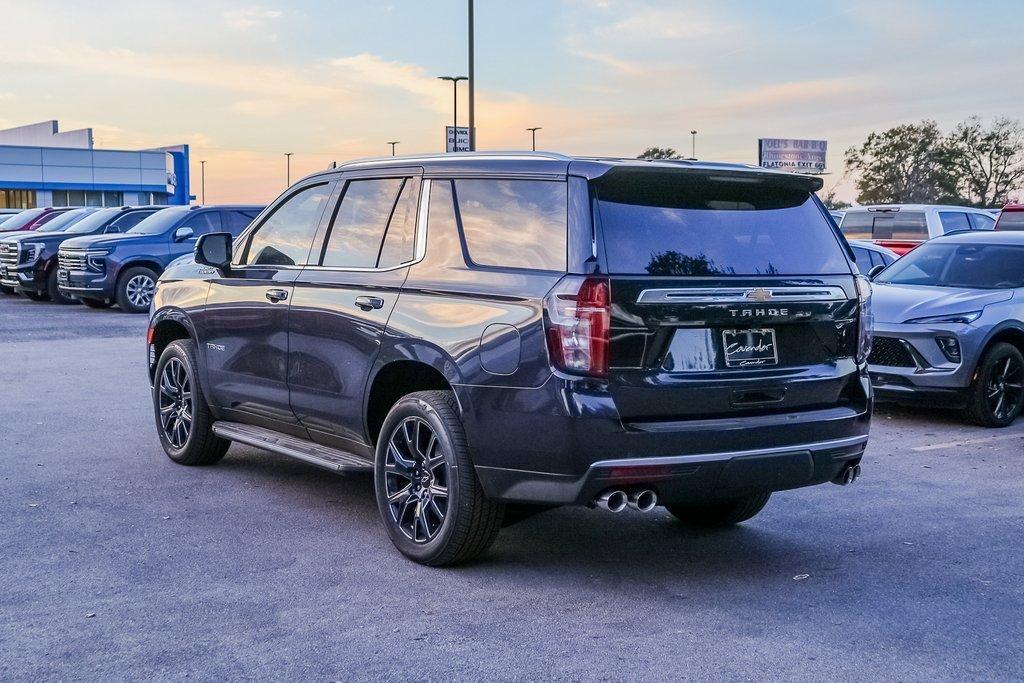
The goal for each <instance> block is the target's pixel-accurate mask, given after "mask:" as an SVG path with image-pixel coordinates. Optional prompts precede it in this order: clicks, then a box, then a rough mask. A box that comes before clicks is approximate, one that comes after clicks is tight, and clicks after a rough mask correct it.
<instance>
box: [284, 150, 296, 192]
mask: <svg viewBox="0 0 1024 683" xmlns="http://www.w3.org/2000/svg"><path fill="white" fill-rule="evenodd" d="M293 154H295V152H285V153H284V158H285V163H287V165H288V171H287V175H286V178H287V180H288V182H287V186H288V187H291V186H292V155H293Z"/></svg>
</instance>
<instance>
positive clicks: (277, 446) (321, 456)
mask: <svg viewBox="0 0 1024 683" xmlns="http://www.w3.org/2000/svg"><path fill="white" fill-rule="evenodd" d="M213 433H214V434H216V435H217V436H219V437H221V438H222V439H227V440H229V441H236V442H238V443H244V444H245V445H246V446H255V447H256V448H265V449H267V450H268V451H273V452H274V453H278V454H280V455H286V456H288V457H289V458H295V459H296V460H301V461H303V462H308V463H309V464H311V465H316V466H317V467H323V468H324V469H328V470H331V471H333V472H355V471H360V472H369V471H372V470H373V464H372V463H370V462H368V461H367V460H365V459H363V458H360V457H359V456H356V455H352V454H351V453H346V452H345V451H339V450H338V449H336V448H331V447H330V446H324V445H322V444H318V443H313V442H312V441H307V440H306V439H300V438H298V437H296V436H288V435H287V434H281V433H279V432H275V431H273V430H270V429H264V428H263V427H254V426H253V425H247V424H242V423H241V422H214V423H213Z"/></svg>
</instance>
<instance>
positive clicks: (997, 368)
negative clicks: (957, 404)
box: [967, 342, 1024, 427]
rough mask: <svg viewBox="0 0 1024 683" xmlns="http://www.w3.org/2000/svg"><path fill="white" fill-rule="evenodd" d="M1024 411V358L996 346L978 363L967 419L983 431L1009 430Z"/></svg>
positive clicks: (1009, 347) (1003, 345)
mask: <svg viewBox="0 0 1024 683" xmlns="http://www.w3.org/2000/svg"><path fill="white" fill-rule="evenodd" d="M1022 407H1024V355H1022V354H1021V352H1020V350H1018V349H1017V347H1015V346H1013V345H1012V344H1006V343H1004V342H1000V343H998V344H995V345H993V346H992V348H990V349H989V350H988V351H986V352H985V355H984V356H982V358H981V361H979V362H978V368H977V370H975V372H974V379H973V380H972V381H971V385H970V386H969V387H968V388H967V417H968V419H970V421H971V422H973V423H974V424H977V425H981V426H982V427H1008V426H1009V425H1011V424H1012V423H1013V421H1014V420H1016V419H1017V416H1019V415H1020V413H1021V409H1022Z"/></svg>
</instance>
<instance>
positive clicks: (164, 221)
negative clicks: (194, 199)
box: [127, 206, 190, 235]
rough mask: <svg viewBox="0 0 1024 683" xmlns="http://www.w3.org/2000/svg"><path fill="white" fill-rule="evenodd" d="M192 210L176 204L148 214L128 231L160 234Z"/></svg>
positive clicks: (140, 233)
mask: <svg viewBox="0 0 1024 683" xmlns="http://www.w3.org/2000/svg"><path fill="white" fill-rule="evenodd" d="M189 211H190V209H189V207H187V206H174V207H171V208H169V209H163V210H162V211H157V212H156V213H154V214H153V215H152V216H147V217H146V218H143V219H142V220H141V221H139V224H138V225H136V226H135V227H134V228H132V229H131V230H129V231H128V233H127V234H129V235H159V234H161V233H163V232H166V231H167V229H168V228H170V227H171V226H173V225H174V224H175V223H177V222H178V221H180V220H181V219H182V218H183V217H184V216H185V215H186V214H187V213H188V212H189Z"/></svg>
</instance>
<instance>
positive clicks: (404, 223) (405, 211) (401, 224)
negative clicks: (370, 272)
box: [377, 179, 419, 268]
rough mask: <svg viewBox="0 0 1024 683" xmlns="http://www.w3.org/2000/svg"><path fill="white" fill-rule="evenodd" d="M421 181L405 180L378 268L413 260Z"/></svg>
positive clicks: (381, 250)
mask: <svg viewBox="0 0 1024 683" xmlns="http://www.w3.org/2000/svg"><path fill="white" fill-rule="evenodd" d="M418 200H419V183H417V182H414V181H413V180H412V179H408V180H406V181H405V184H404V185H403V186H402V194H401V195H399V197H398V203H397V204H396V205H395V211H394V213H393V214H392V216H391V222H390V223H388V232H387V235H385V237H384V244H383V245H382V246H381V248H380V258H379V259H377V267H378V268H391V267H393V266H397V265H400V264H402V263H407V262H409V261H411V260H412V259H413V257H414V255H415V248H416V244H415V241H416V206H417V204H418V203H419V202H418Z"/></svg>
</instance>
